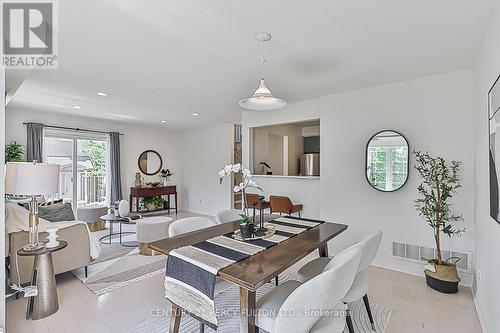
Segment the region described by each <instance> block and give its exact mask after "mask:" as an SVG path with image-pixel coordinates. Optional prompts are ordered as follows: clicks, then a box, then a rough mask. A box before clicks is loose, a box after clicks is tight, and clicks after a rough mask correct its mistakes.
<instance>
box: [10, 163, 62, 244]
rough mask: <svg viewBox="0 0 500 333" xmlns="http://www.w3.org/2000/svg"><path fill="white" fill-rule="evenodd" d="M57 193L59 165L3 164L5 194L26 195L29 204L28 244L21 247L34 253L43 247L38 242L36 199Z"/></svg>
mask: <svg viewBox="0 0 500 333" xmlns="http://www.w3.org/2000/svg"><path fill="white" fill-rule="evenodd" d="M57 192H59V165H57V164H47V163H37V162H36V161H33V162H27V163H26V162H7V163H6V164H5V193H6V194H12V195H26V196H28V197H30V202H29V212H30V213H29V243H28V244H27V245H26V246H24V247H23V249H24V250H26V251H34V250H38V249H41V248H43V247H44V244H43V243H40V242H39V241H38V202H37V197H39V196H42V195H44V194H54V193H57Z"/></svg>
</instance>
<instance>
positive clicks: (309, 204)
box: [242, 100, 320, 218]
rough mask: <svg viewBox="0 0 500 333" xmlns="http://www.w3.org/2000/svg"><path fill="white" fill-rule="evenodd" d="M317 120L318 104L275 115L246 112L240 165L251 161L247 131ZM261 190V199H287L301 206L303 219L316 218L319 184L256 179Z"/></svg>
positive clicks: (293, 106) (297, 105) (292, 107)
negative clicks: (280, 197)
mask: <svg viewBox="0 0 500 333" xmlns="http://www.w3.org/2000/svg"><path fill="white" fill-rule="evenodd" d="M319 118H320V103H319V100H311V101H304V102H299V103H293V104H289V105H287V106H286V107H285V108H283V109H280V110H275V111H246V112H243V118H242V119H243V120H242V137H243V148H242V151H243V165H244V166H248V165H249V163H250V161H251V160H252V157H251V151H250V140H251V138H250V128H252V127H259V126H267V125H276V124H283V123H295V122H301V121H308V120H316V119H319ZM255 180H256V181H257V183H258V184H259V185H260V186H261V187H262V189H263V191H264V195H265V196H266V197H267V198H269V195H271V194H275V195H286V196H289V197H290V198H291V199H292V201H293V202H295V203H301V204H303V205H304V212H303V216H305V217H310V218H318V217H319V214H320V212H319V180H318V179H298V178H280V177H273V176H268V177H266V176H263V177H258V178H255Z"/></svg>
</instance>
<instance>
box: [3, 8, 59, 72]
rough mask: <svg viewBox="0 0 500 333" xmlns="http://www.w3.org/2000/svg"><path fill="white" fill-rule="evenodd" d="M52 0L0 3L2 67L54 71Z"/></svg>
mask: <svg viewBox="0 0 500 333" xmlns="http://www.w3.org/2000/svg"><path fill="white" fill-rule="evenodd" d="M54 7H55V3H54V2H53V1H50V0H48V1H36V0H35V1H32V2H11V1H3V2H2V16H1V17H2V22H3V23H2V28H3V33H2V34H3V36H2V37H3V43H2V65H3V66H5V67H6V68H34V67H36V68H56V67H57V56H56V54H55V52H54V51H55V41H56V39H55V38H54V37H55V36H54V34H55V31H56V28H57V27H56V24H55V23H56V22H55V15H54V13H55V11H54Z"/></svg>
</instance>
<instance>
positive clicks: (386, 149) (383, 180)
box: [365, 130, 410, 192]
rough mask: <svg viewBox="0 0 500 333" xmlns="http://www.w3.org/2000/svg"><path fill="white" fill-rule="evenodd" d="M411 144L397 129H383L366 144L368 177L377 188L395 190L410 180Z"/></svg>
mask: <svg viewBox="0 0 500 333" xmlns="http://www.w3.org/2000/svg"><path fill="white" fill-rule="evenodd" d="M409 148H410V147H409V145H408V141H407V140H406V138H405V137H404V136H403V135H401V134H400V133H398V132H396V131H390V130H387V131H381V132H378V133H376V134H375V135H373V136H372V137H371V138H370V140H369V141H368V144H367V145H366V174H365V175H366V179H367V180H368V183H369V184H370V185H371V186H372V187H373V188H375V189H376V190H379V191H382V192H393V191H396V190H398V189H400V188H401V187H403V185H404V184H405V183H406V181H407V180H408V170H409V169H408V165H409V163H408V161H409Z"/></svg>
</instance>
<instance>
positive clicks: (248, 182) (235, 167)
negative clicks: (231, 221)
mask: <svg viewBox="0 0 500 333" xmlns="http://www.w3.org/2000/svg"><path fill="white" fill-rule="evenodd" d="M232 173H241V175H242V182H241V183H239V184H238V185H236V186H235V187H234V189H233V191H234V192H235V193H238V192H242V194H243V207H246V206H247V196H246V189H247V188H250V187H253V188H256V189H258V190H259V191H262V188H260V186H259V185H257V183H256V182H255V180H253V179H252V173H251V172H250V170H248V169H246V168H243V167H242V166H241V164H240V163H237V164H228V165H226V166H225V167H224V169H222V170H220V171H219V183H220V184H222V181H223V180H224V177H226V176H229V175H231V174H232ZM240 216H241V217H242V221H245V222H244V223H243V224H242V223H240V230H241V234H242V235H243V234H244V233H246V232H248V231H247V230H251V233H252V234H253V232H254V231H255V225H254V221H253V220H252V219H250V218H249V217H248V216H247V215H245V214H240ZM243 237H245V236H243ZM245 238H247V237H245Z"/></svg>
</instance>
